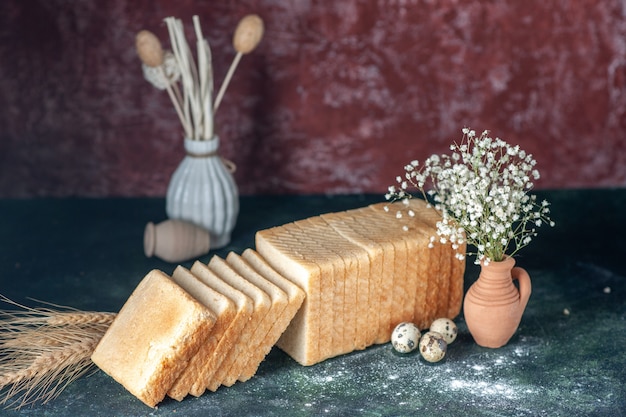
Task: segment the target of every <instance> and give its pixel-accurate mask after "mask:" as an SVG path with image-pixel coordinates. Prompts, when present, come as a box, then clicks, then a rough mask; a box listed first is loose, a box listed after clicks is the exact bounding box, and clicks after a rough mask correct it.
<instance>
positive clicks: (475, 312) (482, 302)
mask: <svg viewBox="0 0 626 417" xmlns="http://www.w3.org/2000/svg"><path fill="white" fill-rule="evenodd" d="M513 280H517V281H518V283H519V289H518V288H517V287H516V286H515V285H514V284H513ZM530 293H531V284H530V276H529V275H528V273H527V272H526V271H525V270H524V269H523V268H520V267H516V266H515V259H513V258H512V257H509V256H507V257H506V258H505V259H504V260H503V261H500V262H493V261H492V262H489V263H488V264H487V265H484V264H481V270H480V275H479V277H478V280H476V282H474V284H472V286H471V287H470V289H469V290H468V291H467V294H466V295H465V301H464V302H463V314H464V316H465V322H466V323H467V328H468V329H469V331H470V333H471V334H472V337H473V338H474V340H475V341H476V343H477V344H479V345H480V346H483V347H488V348H499V347H501V346H504V345H506V344H507V343H508V341H509V339H511V337H512V336H513V334H515V332H516V331H517V328H518V326H519V323H520V320H521V319H522V314H524V310H525V309H526V304H527V303H528V298H529V297H530Z"/></svg>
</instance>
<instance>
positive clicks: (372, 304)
mask: <svg viewBox="0 0 626 417" xmlns="http://www.w3.org/2000/svg"><path fill="white" fill-rule="evenodd" d="M352 214H353V213H352V211H351V212H344V213H327V214H322V215H321V216H320V217H321V219H322V220H324V221H325V222H326V223H327V224H328V225H329V226H330V227H332V228H333V229H334V230H335V231H337V233H339V234H340V235H341V236H342V237H344V238H345V239H348V240H349V241H351V242H353V243H354V244H355V245H358V246H359V247H360V248H362V249H363V250H364V251H365V254H366V255H367V258H368V261H367V263H368V264H369V271H368V272H367V276H368V289H369V296H368V303H367V309H366V314H367V316H368V323H369V326H368V329H367V337H366V340H367V342H368V345H369V344H372V343H384V338H380V337H379V328H380V326H381V316H382V311H381V300H382V299H383V293H382V278H383V271H385V272H388V271H389V270H391V271H393V269H392V268H393V260H391V261H389V262H388V263H387V264H385V266H386V267H387V269H383V262H384V259H385V256H384V255H385V254H384V252H383V248H382V246H381V245H380V244H379V243H378V242H376V241H375V240H372V239H371V238H369V237H367V236H366V235H364V234H363V233H362V227H361V225H360V224H359V223H358V222H357V221H356V220H355V219H354V217H353V216H352ZM362 256H364V255H362ZM387 258H389V256H388V257H387ZM358 279H359V280H362V277H361V278H358ZM359 282H360V281H359ZM355 284H356V283H355ZM351 291H353V292H354V293H353V296H354V297H353V298H349V295H350V293H349V292H348V284H347V283H346V297H345V299H346V303H350V302H352V303H354V304H356V303H357V297H356V289H352V290H351ZM348 300H349V301H348ZM355 327H356V324H355ZM352 337H354V335H353V336H352Z"/></svg>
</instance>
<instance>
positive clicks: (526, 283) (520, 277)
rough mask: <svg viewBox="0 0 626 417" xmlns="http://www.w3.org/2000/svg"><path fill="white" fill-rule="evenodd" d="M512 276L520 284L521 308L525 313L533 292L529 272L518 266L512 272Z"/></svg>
mask: <svg viewBox="0 0 626 417" xmlns="http://www.w3.org/2000/svg"><path fill="white" fill-rule="evenodd" d="M511 276H512V277H513V279H516V280H517V281H518V282H519V307H520V310H521V311H522V312H523V311H524V310H525V309H526V304H527V303H528V299H529V298H530V293H531V291H532V285H531V284H530V275H528V272H526V270H525V269H524V268H520V267H519V266H516V267H514V268H513V269H512V270H511Z"/></svg>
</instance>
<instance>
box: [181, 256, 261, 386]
mask: <svg viewBox="0 0 626 417" xmlns="http://www.w3.org/2000/svg"><path fill="white" fill-rule="evenodd" d="M191 273H192V274H194V275H195V276H196V277H198V278H199V279H200V280H201V281H202V282H203V283H205V284H206V285H208V286H209V287H211V288H213V289H214V290H215V291H217V292H219V293H221V294H223V295H225V296H227V297H228V298H229V299H231V300H232V301H233V302H234V303H235V306H236V308H237V313H236V315H235V318H234V319H233V320H232V322H231V324H230V326H229V327H228V328H227V329H226V331H225V332H224V334H223V335H222V337H221V338H220V340H219V342H218V344H217V346H216V348H215V350H214V352H213V355H212V356H211V357H210V358H209V360H208V361H207V363H206V364H205V366H204V368H203V369H202V371H201V372H200V373H199V374H198V376H197V379H196V382H195V383H194V384H193V386H192V387H191V390H190V394H192V395H195V396H196V397H197V396H200V395H202V393H204V391H205V390H206V388H207V387H209V386H214V385H215V384H218V382H217V381H221V378H220V377H218V376H216V373H217V371H218V370H219V369H220V367H221V365H222V362H223V361H224V359H225V358H227V357H228V356H229V355H231V354H232V352H233V349H234V347H235V345H236V344H237V343H238V342H239V336H240V335H241V332H242V331H243V329H244V327H245V326H246V324H247V323H248V321H249V319H250V316H251V314H252V311H253V307H254V304H253V302H252V300H251V299H250V298H249V297H248V296H247V295H246V294H244V293H243V292H241V291H239V290H238V289H235V288H233V287H232V286H231V285H229V284H228V283H226V282H225V281H223V280H222V279H221V278H220V277H218V276H217V275H216V274H215V273H214V272H213V271H211V270H210V269H209V267H208V266H207V265H206V264H203V263H202V262H199V261H196V262H195V263H194V264H193V266H192V267H191Z"/></svg>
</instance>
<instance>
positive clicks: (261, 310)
mask: <svg viewBox="0 0 626 417" xmlns="http://www.w3.org/2000/svg"><path fill="white" fill-rule="evenodd" d="M209 269H210V270H211V271H213V272H214V273H215V274H216V275H218V276H219V277H220V278H221V279H222V280H223V281H225V282H226V283H228V284H229V285H230V286H232V287H233V288H236V289H238V290H239V291H241V292H242V293H244V294H245V295H247V296H248V298H250V299H251V300H252V302H253V310H252V313H251V314H250V319H249V320H248V323H246V325H245V327H244V328H243V329H242V330H241V333H240V336H239V340H238V342H237V343H236V344H235V346H234V349H233V350H232V352H230V354H229V355H228V356H227V357H226V358H224V360H223V361H222V364H221V365H220V368H219V369H218V371H217V372H216V373H215V378H214V379H213V381H212V383H210V384H209V385H208V386H207V388H208V389H209V390H210V391H216V390H217V389H218V388H219V386H220V385H225V386H227V387H229V386H232V385H233V384H234V383H235V382H236V381H237V379H238V378H239V374H240V373H241V368H242V366H241V363H244V364H245V363H246V362H247V361H248V360H249V359H250V357H251V355H252V350H251V349H250V346H251V345H252V344H253V343H254V336H255V334H256V333H257V331H258V332H260V333H262V334H266V333H267V332H268V331H269V327H270V325H271V323H267V321H266V320H265V317H266V316H267V314H268V312H269V311H270V308H271V306H272V303H271V300H270V297H269V296H268V295H267V294H266V293H265V291H263V290H262V289H260V288H259V287H257V286H256V285H254V284H253V283H251V282H250V281H248V280H246V279H244V278H243V277H242V276H241V275H239V274H238V273H237V272H236V271H235V270H234V269H233V268H231V267H230V265H228V263H227V262H226V261H225V260H224V259H223V258H221V257H219V256H217V255H214V256H213V257H212V258H211V260H210V261H209Z"/></svg>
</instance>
